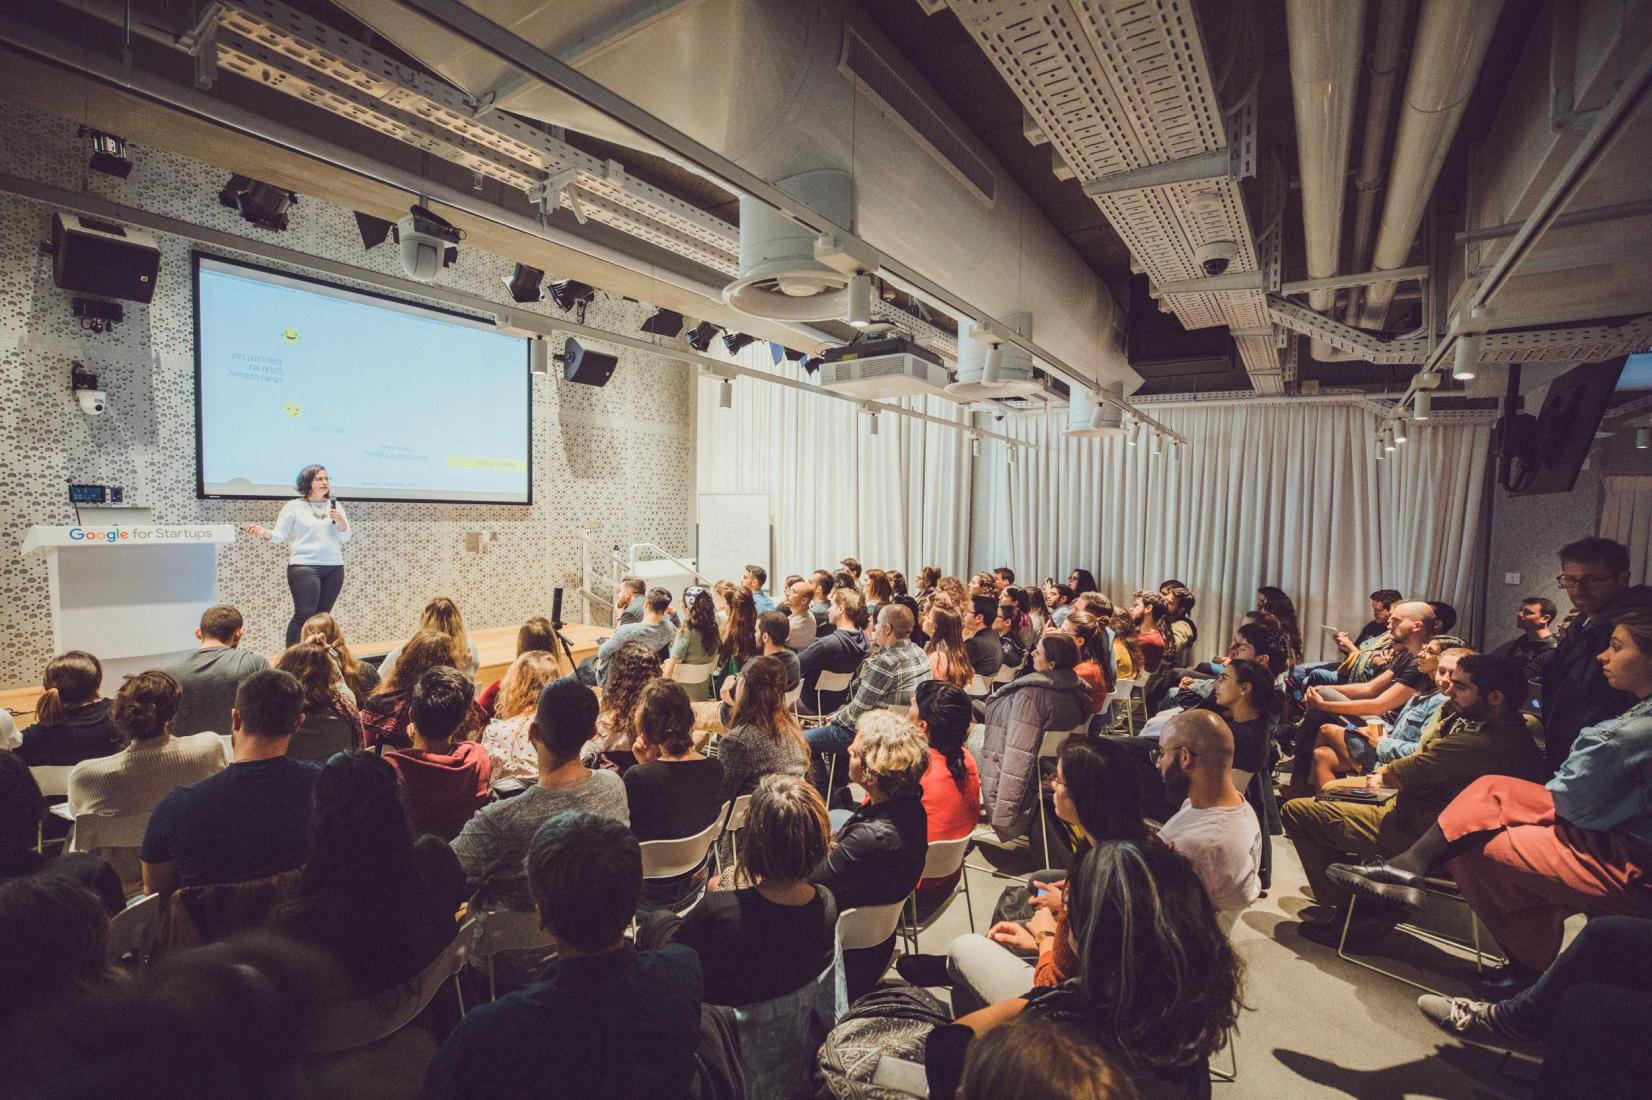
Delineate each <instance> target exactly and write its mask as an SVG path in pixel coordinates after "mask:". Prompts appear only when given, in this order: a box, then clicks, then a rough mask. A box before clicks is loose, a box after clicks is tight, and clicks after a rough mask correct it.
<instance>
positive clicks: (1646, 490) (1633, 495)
mask: <svg viewBox="0 0 1652 1100" xmlns="http://www.w3.org/2000/svg"><path fill="white" fill-rule="evenodd" d="M1600 480H1601V482H1602V484H1603V486H1604V487H1605V489H1606V498H1605V500H1604V501H1603V502H1602V503H1601V508H1600V530H1599V531H1598V532H1597V533H1598V534H1599V535H1600V536H1601V537H1602V538H1608V539H1613V540H1615V541H1617V542H1621V543H1622V544H1623V545H1625V546H1627V547H1629V580H1630V582H1631V583H1633V584H1645V583H1646V578H1647V572H1648V569H1647V566H1648V558H1652V477H1624V476H1612V477H1603V478H1601V479H1600Z"/></svg>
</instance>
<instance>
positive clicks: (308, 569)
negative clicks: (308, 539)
mask: <svg viewBox="0 0 1652 1100" xmlns="http://www.w3.org/2000/svg"><path fill="white" fill-rule="evenodd" d="M287 587H288V589H290V590H291V591H292V594H293V617H292V618H291V619H290V620H289V621H288V622H287V644H288V645H290V646H291V645H297V644H298V632H299V631H300V630H301V629H303V626H304V620H305V619H308V618H309V617H310V616H311V615H319V614H320V613H321V612H323V611H331V610H332V609H333V604H334V603H336V602H337V601H338V590H339V589H341V588H343V587H344V566H342V565H289V566H287Z"/></svg>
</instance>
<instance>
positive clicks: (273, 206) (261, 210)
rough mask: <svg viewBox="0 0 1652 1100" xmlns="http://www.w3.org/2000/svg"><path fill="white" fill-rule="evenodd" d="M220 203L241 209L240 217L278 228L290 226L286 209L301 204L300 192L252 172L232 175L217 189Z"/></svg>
mask: <svg viewBox="0 0 1652 1100" xmlns="http://www.w3.org/2000/svg"><path fill="white" fill-rule="evenodd" d="M218 203H219V205H221V206H226V207H228V208H229V209H231V210H236V211H239V212H240V214H241V217H243V218H245V219H246V220H247V221H249V222H251V223H252V224H253V225H256V226H257V227H258V228H260V229H272V230H275V231H277V232H279V231H281V230H284V229H286V228H287V210H288V208H289V207H292V206H296V205H298V196H297V195H296V194H294V193H293V192H291V191H288V190H286V189H284V188H281V187H277V186H275V185H274V184H273V183H260V182H259V181H258V180H255V179H253V178H251V177H250V176H231V177H230V178H229V182H228V183H226V184H225V185H224V189H223V190H222V191H220V192H218Z"/></svg>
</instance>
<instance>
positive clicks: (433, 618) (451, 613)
mask: <svg viewBox="0 0 1652 1100" xmlns="http://www.w3.org/2000/svg"><path fill="white" fill-rule="evenodd" d="M419 630H421V631H424V630H435V631H440V632H441V633H443V634H446V635H447V637H448V647H449V649H450V650H451V651H452V656H453V667H454V668H456V669H458V670H459V671H460V672H462V673H464V674H465V675H466V676H468V677H470V678H471V679H472V680H474V679H476V674H477V673H478V672H480V671H481V669H482V652H481V650H479V649H477V648H476V643H475V642H473V641H471V640H470V637H469V636H468V635H467V634H466V633H465V620H464V617H463V616H461V615H460V614H459V605H458V604H456V603H454V602H453V601H452V600H450V599H448V598H447V597H446V596H437V597H436V598H435V599H433V600H431V601H430V602H429V603H427V604H425V605H424V611H423V612H421V613H420V615H419ZM403 648H404V647H403V646H397V647H396V648H395V649H392V650H391V651H390V652H389V653H387V654H385V655H384V662H383V663H382V664H380V665H379V675H380V676H382V677H384V678H386V679H388V678H389V677H390V675H391V674H392V673H393V672H394V671H395V669H396V662H397V661H399V660H401V655H402V650H403Z"/></svg>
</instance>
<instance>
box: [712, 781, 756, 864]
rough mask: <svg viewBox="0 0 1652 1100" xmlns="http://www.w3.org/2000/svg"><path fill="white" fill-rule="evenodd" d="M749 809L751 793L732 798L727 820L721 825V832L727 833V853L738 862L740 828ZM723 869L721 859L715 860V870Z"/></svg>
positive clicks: (743, 825) (743, 826) (744, 824)
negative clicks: (732, 803) (732, 802)
mask: <svg viewBox="0 0 1652 1100" xmlns="http://www.w3.org/2000/svg"><path fill="white" fill-rule="evenodd" d="M750 809H751V795H749V794H743V795H741V796H740V797H739V798H736V799H735V800H734V805H733V807H731V808H730V809H729V811H728V821H727V823H726V824H724V826H723V832H725V833H727V834H728V838H729V854H730V855H731V856H732V857H734V859H735V862H739V855H740V839H739V836H740V830H741V829H744V828H745V827H746V813H747V811H749V810H750ZM722 871H723V865H722V860H720V859H719V860H718V862H717V872H718V874H721V873H722Z"/></svg>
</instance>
